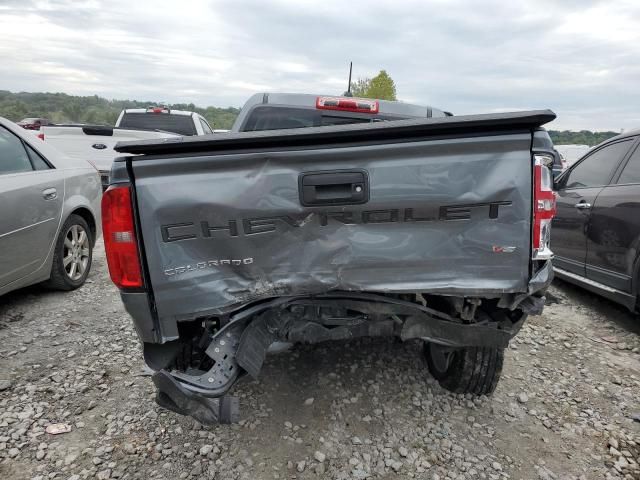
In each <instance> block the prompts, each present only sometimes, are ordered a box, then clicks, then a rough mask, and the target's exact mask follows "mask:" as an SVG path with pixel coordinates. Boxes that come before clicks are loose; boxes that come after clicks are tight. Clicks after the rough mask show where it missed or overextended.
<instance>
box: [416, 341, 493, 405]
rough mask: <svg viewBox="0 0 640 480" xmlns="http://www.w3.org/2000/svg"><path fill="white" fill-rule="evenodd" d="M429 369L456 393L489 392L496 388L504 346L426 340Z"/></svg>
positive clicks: (442, 384)
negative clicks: (459, 345) (454, 345)
mask: <svg viewBox="0 0 640 480" xmlns="http://www.w3.org/2000/svg"><path fill="white" fill-rule="evenodd" d="M424 355H425V357H426V360H427V365H428V366H429V371H430V372H431V374H432V375H433V376H434V378H435V379H436V380H438V382H439V383H440V385H441V386H442V387H443V388H446V389H447V390H449V391H451V392H454V393H471V394H474V395H488V394H490V393H492V392H493V391H494V390H495V389H496V385H498V380H499V379H500V373H501V372H502V364H503V362H504V349H503V348H495V347H464V348H451V347H444V346H442V345H438V344H435V343H426V344H425V347H424Z"/></svg>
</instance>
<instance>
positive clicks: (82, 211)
mask: <svg viewBox="0 0 640 480" xmlns="http://www.w3.org/2000/svg"><path fill="white" fill-rule="evenodd" d="M71 215H79V216H81V217H82V218H83V219H84V221H85V222H87V224H88V225H89V230H91V242H92V246H93V245H95V243H96V220H95V218H93V214H92V213H91V212H90V211H89V210H87V209H86V208H77V209H75V210H74V211H73V212H71Z"/></svg>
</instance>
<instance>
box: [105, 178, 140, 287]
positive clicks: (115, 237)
mask: <svg viewBox="0 0 640 480" xmlns="http://www.w3.org/2000/svg"><path fill="white" fill-rule="evenodd" d="M102 231H103V235H104V249H105V251H106V253H107V263H108V265H109V274H110V275H111V280H112V281H113V283H115V284H116V286H117V287H118V288H141V287H142V285H143V284H142V270H141V268H140V256H139V252H138V242H137V241H136V234H135V229H134V223H133V207H132V204H131V190H130V189H129V187H117V186H116V187H109V188H108V189H107V191H106V192H104V194H103V195H102Z"/></svg>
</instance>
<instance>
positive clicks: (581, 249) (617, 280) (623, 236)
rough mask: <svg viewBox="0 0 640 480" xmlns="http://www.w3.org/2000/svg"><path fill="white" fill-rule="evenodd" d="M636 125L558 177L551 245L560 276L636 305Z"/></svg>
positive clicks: (639, 176) (639, 229) (639, 190)
mask: <svg viewBox="0 0 640 480" xmlns="http://www.w3.org/2000/svg"><path fill="white" fill-rule="evenodd" d="M639 144H640V130H635V131H630V132H627V133H624V134H622V135H618V136H616V137H613V138H611V139H609V140H607V141H605V142H603V143H601V144H600V145H598V146H597V147H594V148H593V149H592V150H591V151H589V153H587V154H586V155H585V156H584V157H582V158H581V159H580V160H578V161H577V162H576V163H575V164H574V165H573V166H571V167H569V169H568V170H566V171H565V172H564V173H563V174H562V175H561V176H560V177H559V178H558V179H557V181H556V189H557V191H558V197H557V213H556V216H555V218H554V220H553V229H552V232H553V233H552V241H551V248H552V250H553V252H554V254H555V259H554V271H555V273H556V275H557V276H558V277H560V278H562V279H564V280H567V281H569V282H572V283H575V284H578V285H580V286H582V287H584V288H586V289H588V290H590V291H593V292H596V293H599V294H601V295H603V296H605V297H607V298H610V299H612V300H614V301H616V302H619V303H621V304H623V305H625V306H626V307H627V308H629V309H630V310H634V309H635V308H636V306H637V297H638V293H639V288H640V285H639V282H638V281H639V280H640V256H639V254H640V147H639Z"/></svg>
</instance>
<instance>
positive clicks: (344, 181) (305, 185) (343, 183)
mask: <svg viewBox="0 0 640 480" xmlns="http://www.w3.org/2000/svg"><path fill="white" fill-rule="evenodd" d="M299 190H300V203H302V205H304V206H306V207H313V206H316V205H357V204H360V203H366V202H367V201H368V200H369V176H368V175H367V172H366V171H364V170H350V171H343V170H339V171H332V172H309V173H303V174H301V175H300V180H299Z"/></svg>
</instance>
